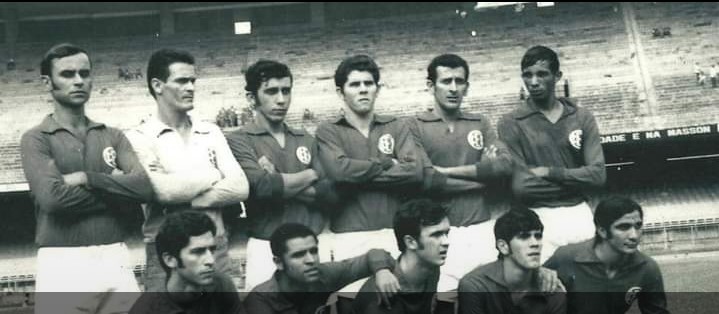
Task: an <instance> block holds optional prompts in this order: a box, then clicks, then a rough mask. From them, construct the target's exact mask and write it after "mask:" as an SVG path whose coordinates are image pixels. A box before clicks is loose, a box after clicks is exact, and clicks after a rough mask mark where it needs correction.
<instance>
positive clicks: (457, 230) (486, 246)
mask: <svg viewBox="0 0 719 314" xmlns="http://www.w3.org/2000/svg"><path fill="white" fill-rule="evenodd" d="M495 222H496V220H494V219H493V220H488V221H485V222H482V223H479V224H476V225H471V226H466V227H451V228H450V231H449V251H448V252H447V259H446V260H445V262H444V265H442V267H441V268H440V275H439V283H438V284H437V292H449V291H455V290H457V286H458V285H459V280H460V279H462V277H464V275H466V274H467V273H469V272H470V271H472V270H473V269H475V268H476V267H477V266H480V265H484V264H488V263H491V262H494V261H495V260H497V254H498V252H497V249H496V248H495V241H494V223H495Z"/></svg>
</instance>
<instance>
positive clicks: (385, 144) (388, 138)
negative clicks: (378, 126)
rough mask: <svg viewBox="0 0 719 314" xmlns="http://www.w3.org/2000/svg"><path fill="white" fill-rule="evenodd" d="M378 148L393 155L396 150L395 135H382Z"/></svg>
mask: <svg viewBox="0 0 719 314" xmlns="http://www.w3.org/2000/svg"><path fill="white" fill-rule="evenodd" d="M377 149H379V151H380V152H381V153H382V154H385V155H392V152H394V137H392V134H384V135H382V136H380V138H379V141H377Z"/></svg>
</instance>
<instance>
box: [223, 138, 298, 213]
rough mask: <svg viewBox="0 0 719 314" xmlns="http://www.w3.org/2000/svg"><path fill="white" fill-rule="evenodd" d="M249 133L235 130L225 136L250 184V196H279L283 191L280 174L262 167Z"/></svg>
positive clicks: (270, 197)
mask: <svg viewBox="0 0 719 314" xmlns="http://www.w3.org/2000/svg"><path fill="white" fill-rule="evenodd" d="M250 137H251V135H248V134H245V133H241V132H235V133H232V134H230V135H229V136H228V137H227V142H228V144H229V146H230V150H231V151H232V155H233V156H234V157H235V159H236V160H237V161H238V162H239V163H240V165H241V166H242V170H243V171H244V172H245V174H246V175H247V180H248V181H249V184H250V198H252V199H256V200H265V199H276V198H281V197H282V195H283V191H284V183H283V181H282V175H281V174H279V173H269V172H267V171H265V170H264V169H262V167H261V166H260V164H259V163H258V160H259V159H260V156H258V155H257V152H256V151H255V148H254V147H253V146H252V143H251V140H250Z"/></svg>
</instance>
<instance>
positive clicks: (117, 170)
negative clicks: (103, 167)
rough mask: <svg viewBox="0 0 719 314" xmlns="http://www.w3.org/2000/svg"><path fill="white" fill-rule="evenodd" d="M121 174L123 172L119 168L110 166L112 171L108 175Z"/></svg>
mask: <svg viewBox="0 0 719 314" xmlns="http://www.w3.org/2000/svg"><path fill="white" fill-rule="evenodd" d="M122 174H125V172H124V171H122V170H120V169H117V168H112V172H111V173H110V175H113V176H119V175H122Z"/></svg>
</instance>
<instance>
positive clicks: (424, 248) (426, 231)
mask: <svg viewBox="0 0 719 314" xmlns="http://www.w3.org/2000/svg"><path fill="white" fill-rule="evenodd" d="M418 242H419V244H420V245H419V248H418V250H417V255H418V256H419V258H420V260H422V261H424V262H425V263H427V264H429V265H434V266H442V265H444V261H445V260H446V259H447V251H448V250H449V219H448V218H444V219H442V221H441V222H440V223H438V224H436V225H432V226H424V227H422V231H420V234H419V241H418Z"/></svg>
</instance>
